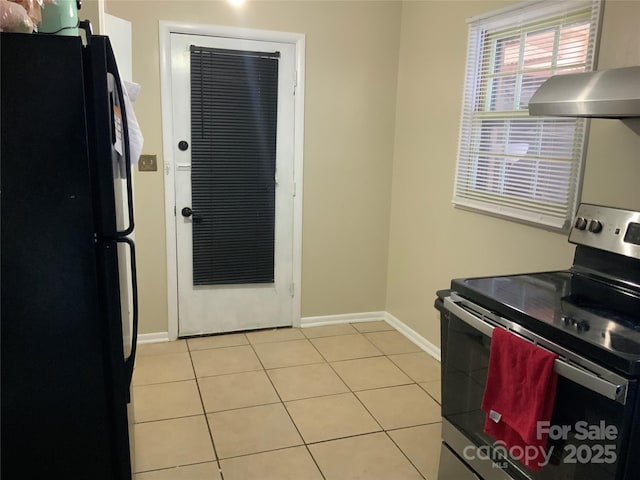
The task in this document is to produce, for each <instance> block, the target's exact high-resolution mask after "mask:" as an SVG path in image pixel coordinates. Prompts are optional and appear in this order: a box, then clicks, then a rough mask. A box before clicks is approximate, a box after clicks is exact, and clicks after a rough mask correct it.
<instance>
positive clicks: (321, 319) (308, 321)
mask: <svg viewBox="0 0 640 480" xmlns="http://www.w3.org/2000/svg"><path fill="white" fill-rule="evenodd" d="M376 320H384V321H385V322H387V323H388V324H389V325H391V326H392V327H393V328H395V329H396V330H397V331H398V332H400V333H401V334H402V335H404V336H405V337H407V339H409V340H411V341H412V342H413V343H415V344H416V345H417V346H419V347H420V348H421V349H422V350H424V351H425V352H426V353H428V354H429V355H431V356H432V357H433V358H435V359H436V360H438V361H440V358H441V355H440V349H439V348H438V347H436V346H435V345H434V344H433V343H431V342H430V341H429V340H427V339H426V338H424V337H423V336H422V335H420V334H419V333H418V332H416V331H415V330H413V329H412V328H411V327H409V326H407V324H405V323H403V322H402V321H400V320H399V319H398V318H396V317H395V316H393V315H391V314H390V313H389V312H385V311H381V312H361V313H345V314H341V315H323V316H318V317H303V318H302V319H301V320H300V326H301V327H302V328H305V327H320V326H322V325H336V324H339V323H357V322H372V321H376Z"/></svg>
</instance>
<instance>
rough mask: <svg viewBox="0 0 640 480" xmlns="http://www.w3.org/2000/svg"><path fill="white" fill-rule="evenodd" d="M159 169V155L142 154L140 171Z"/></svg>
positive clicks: (139, 164)
mask: <svg viewBox="0 0 640 480" xmlns="http://www.w3.org/2000/svg"><path fill="white" fill-rule="evenodd" d="M157 170H158V157H157V155H140V160H138V171H139V172H156V171H157Z"/></svg>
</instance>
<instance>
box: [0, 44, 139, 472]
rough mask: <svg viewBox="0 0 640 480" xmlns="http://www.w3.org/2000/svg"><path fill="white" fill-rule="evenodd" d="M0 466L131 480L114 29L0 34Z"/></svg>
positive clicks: (130, 260)
mask: <svg viewBox="0 0 640 480" xmlns="http://www.w3.org/2000/svg"><path fill="white" fill-rule="evenodd" d="M0 35H1V38H0V60H1V62H2V63H1V71H0V77H1V78H0V82H1V83H0V88H1V97H0V101H1V109H0V115H1V122H2V123H1V124H0V128H1V131H2V136H1V150H0V158H1V166H0V179H1V190H0V209H1V213H0V215H1V230H0V233H1V240H0V241H1V244H0V246H1V257H0V263H1V277H0V295H1V311H0V314H1V318H0V327H1V332H0V335H1V336H0V340H1V350H0V355H1V359H0V368H1V377H0V382H1V390H0V395H1V403H0V408H1V412H0V421H1V429H0V431H1V458H0V462H1V467H0V468H1V477H2V479H3V480H13V479H22V480H24V479H45V478H61V479H65V480H74V479H87V480H101V479H105V480H106V479H117V480H126V479H131V478H132V474H131V464H132V453H131V450H132V449H131V444H132V442H133V439H132V438H130V435H129V432H130V430H131V427H132V420H133V419H132V418H131V412H132V408H131V404H130V389H131V377H132V375H133V366H134V361H135V346H136V337H137V323H138V318H137V294H136V290H137V288H136V275H135V250H134V245H133V242H132V241H131V239H130V238H129V236H130V234H131V233H132V231H133V204H132V186H131V169H130V159H129V155H128V152H129V142H128V133H127V131H128V130H127V122H126V109H125V105H124V97H123V91H122V86H121V83H120V79H119V76H118V72H117V66H116V62H115V59H114V56H113V52H112V50H111V46H110V43H109V39H108V38H107V37H101V36H89V38H88V44H87V45H83V42H82V40H81V39H80V37H62V36H49V35H38V34H32V35H27V34H11V33H2V34H0Z"/></svg>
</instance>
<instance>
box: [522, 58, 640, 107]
mask: <svg viewBox="0 0 640 480" xmlns="http://www.w3.org/2000/svg"><path fill="white" fill-rule="evenodd" d="M529 115H544V116H556V117H593V118H628V117H640V66H638V67H625V68H612V69H610V70H600V71H597V72H589V73H576V74H568V75H554V76H553V77H551V78H549V79H548V80H547V81H546V82H544V83H543V84H542V85H541V86H540V88H538V90H537V91H536V93H534V94H533V97H531V100H530V101H529Z"/></svg>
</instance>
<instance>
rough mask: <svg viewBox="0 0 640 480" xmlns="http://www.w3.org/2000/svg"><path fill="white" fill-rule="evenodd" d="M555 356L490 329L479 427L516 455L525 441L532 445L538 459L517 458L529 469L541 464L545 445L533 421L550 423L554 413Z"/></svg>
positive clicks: (498, 330)
mask: <svg viewBox="0 0 640 480" xmlns="http://www.w3.org/2000/svg"><path fill="white" fill-rule="evenodd" d="M556 358H558V355H556V354H554V353H551V352H548V351H546V350H543V349H542V348H539V347H536V346H535V345H533V344H532V343H529V342H527V341H526V340H523V339H521V338H519V337H517V336H515V335H512V334H511V333H509V332H507V331H506V330H503V329H502V328H495V329H494V330H493V336H492V338H491V353H490V356H489V372H488V376H487V386H486V389H485V391H484V398H483V399H482V410H483V411H484V412H485V413H486V414H487V417H486V420H485V424H484V431H485V433H487V434H488V435H490V436H491V437H493V438H494V439H496V440H501V441H503V442H504V444H505V447H506V448H507V450H509V451H510V452H518V453H519V452H521V451H522V450H521V449H522V448H525V447H527V446H528V445H531V446H533V447H536V448H537V449H538V450H537V451H538V452H540V453H539V455H538V456H537V458H530V457H529V456H527V457H524V458H519V459H518V460H520V461H521V462H522V463H523V464H524V465H526V466H527V467H528V468H530V469H531V470H540V469H541V468H542V467H541V465H540V463H541V462H543V457H542V452H543V451H544V450H545V449H546V447H547V436H548V435H547V434H543V435H538V433H539V432H538V428H537V427H538V422H542V421H547V422H548V421H550V420H551V414H552V413H553V405H554V402H555V397H556V384H557V381H558V375H557V374H556V373H555V372H554V371H553V364H554V361H555V360H556ZM496 420H497V421H496ZM538 437H541V438H538ZM513 447H521V448H515V449H514V448H513ZM529 450H532V449H529Z"/></svg>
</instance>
